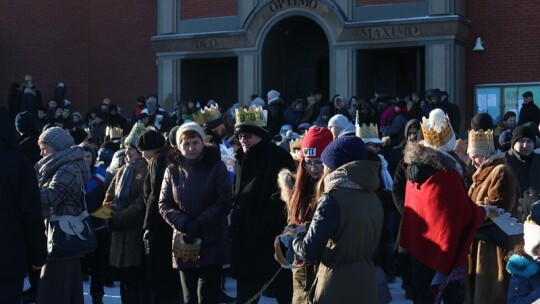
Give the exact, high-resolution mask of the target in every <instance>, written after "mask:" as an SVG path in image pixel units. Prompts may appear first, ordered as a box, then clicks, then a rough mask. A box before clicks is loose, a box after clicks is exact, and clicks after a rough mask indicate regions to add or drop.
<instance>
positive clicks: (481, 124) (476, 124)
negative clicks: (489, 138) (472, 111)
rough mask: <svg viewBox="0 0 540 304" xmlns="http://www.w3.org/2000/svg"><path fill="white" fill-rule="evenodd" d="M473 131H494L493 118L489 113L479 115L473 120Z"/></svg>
mask: <svg viewBox="0 0 540 304" xmlns="http://www.w3.org/2000/svg"><path fill="white" fill-rule="evenodd" d="M471 129H473V130H475V131H478V130H480V129H482V130H493V118H491V115H489V114H488V113H478V114H476V115H474V117H473V118H472V119H471Z"/></svg>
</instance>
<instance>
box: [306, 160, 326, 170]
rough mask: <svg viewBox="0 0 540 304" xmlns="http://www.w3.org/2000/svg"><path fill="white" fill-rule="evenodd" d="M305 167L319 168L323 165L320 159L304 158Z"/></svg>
mask: <svg viewBox="0 0 540 304" xmlns="http://www.w3.org/2000/svg"><path fill="white" fill-rule="evenodd" d="M303 166H304V168H305V169H311V168H313V169H321V168H322V167H323V162H322V161H320V160H305V159H304V164H303Z"/></svg>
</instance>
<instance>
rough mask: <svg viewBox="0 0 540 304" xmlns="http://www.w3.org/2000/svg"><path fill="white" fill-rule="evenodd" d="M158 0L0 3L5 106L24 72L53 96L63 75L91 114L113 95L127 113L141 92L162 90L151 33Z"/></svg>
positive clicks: (0, 93)
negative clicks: (10, 91)
mask: <svg viewBox="0 0 540 304" xmlns="http://www.w3.org/2000/svg"><path fill="white" fill-rule="evenodd" d="M156 22H157V4H156V3H155V1H148V0H135V1H125V0H122V1H120V0H119V1H103V0H101V1H99V0H91V1H82V2H80V1H66V0H49V1H33V0H18V1H12V0H6V1H3V2H2V9H1V10H0V41H2V43H1V44H0V54H2V56H0V105H6V104H7V102H6V99H7V96H8V92H9V87H10V85H11V83H12V82H22V81H23V80H24V75H26V74H30V75H32V76H33V80H34V83H35V84H36V87H38V88H39V89H40V91H41V93H42V96H43V102H44V103H46V102H47V101H48V100H49V99H50V98H52V97H53V96H54V87H55V85H56V83H57V82H58V81H64V82H65V85H66V98H68V99H70V100H71V101H72V102H73V109H75V110H77V111H81V112H83V113H85V112H86V111H87V109H88V108H91V107H94V106H95V105H97V104H99V102H100V101H101V100H102V98H103V97H105V96H108V97H110V98H111V99H112V101H113V103H117V104H119V105H120V106H121V107H122V108H124V111H123V113H124V114H126V115H127V114H128V113H130V111H131V108H132V107H133V105H134V103H135V101H134V100H135V98H136V97H137V95H140V94H144V95H146V94H149V93H155V92H156V91H157V67H156V64H155V53H154V51H153V49H152V45H151V43H150V37H151V36H152V35H155V33H156Z"/></svg>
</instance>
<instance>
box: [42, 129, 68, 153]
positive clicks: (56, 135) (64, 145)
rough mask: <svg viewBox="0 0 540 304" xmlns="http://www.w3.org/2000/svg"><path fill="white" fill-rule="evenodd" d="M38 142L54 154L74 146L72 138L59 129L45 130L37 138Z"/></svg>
mask: <svg viewBox="0 0 540 304" xmlns="http://www.w3.org/2000/svg"><path fill="white" fill-rule="evenodd" d="M39 141H40V142H44V143H45V144H47V145H49V146H51V148H53V149H54V150H55V151H56V152H59V151H62V150H65V149H68V148H69V147H71V146H73V145H74V144H75V141H74V139H73V137H71V135H69V133H68V132H67V131H66V130H64V129H62V128H60V127H52V128H49V129H47V130H45V131H44V132H43V133H41V135H40V136H39Z"/></svg>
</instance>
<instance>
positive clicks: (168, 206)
mask: <svg viewBox="0 0 540 304" xmlns="http://www.w3.org/2000/svg"><path fill="white" fill-rule="evenodd" d="M204 138H205V134H204V131H203V129H202V128H201V126H199V125H198V124H197V123H195V122H188V123H184V124H183V125H182V126H180V128H179V129H178V131H176V142H177V145H178V153H177V154H176V156H174V160H173V161H172V163H171V164H170V165H169V167H168V168H167V169H166V170H165V176H164V177H163V183H162V186H161V194H160V197H159V203H158V204H159V212H160V213H161V216H162V217H163V218H164V219H165V221H166V222H167V223H168V224H169V225H170V226H171V227H172V228H173V229H174V232H173V240H174V250H173V264H172V265H173V267H174V268H178V269H179V270H180V280H181V284H182V291H183V294H184V302H185V303H186V304H190V303H219V300H220V292H221V268H222V266H223V265H224V264H227V263H229V261H230V243H229V237H228V233H227V228H228V224H227V215H228V214H229V211H230V209H231V197H232V193H231V190H232V187H231V181H230V179H229V174H228V172H227V168H226V167H225V164H224V163H223V162H222V161H221V157H220V156H221V155H220V151H219V149H218V148H217V147H216V146H215V145H205V144H204V140H203V139H204Z"/></svg>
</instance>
